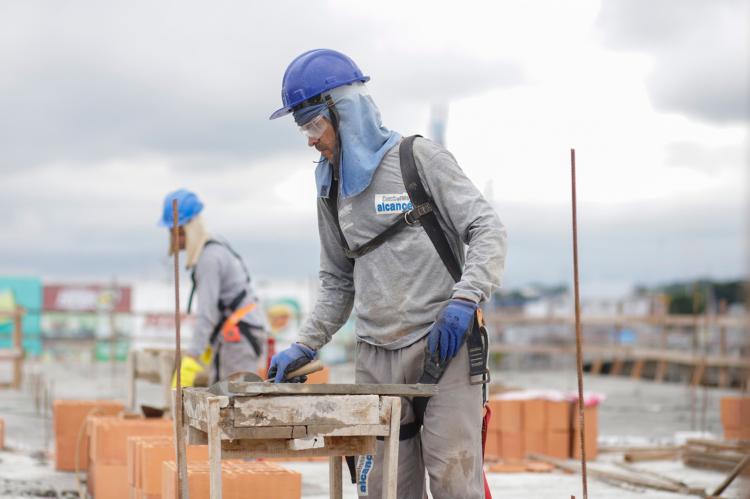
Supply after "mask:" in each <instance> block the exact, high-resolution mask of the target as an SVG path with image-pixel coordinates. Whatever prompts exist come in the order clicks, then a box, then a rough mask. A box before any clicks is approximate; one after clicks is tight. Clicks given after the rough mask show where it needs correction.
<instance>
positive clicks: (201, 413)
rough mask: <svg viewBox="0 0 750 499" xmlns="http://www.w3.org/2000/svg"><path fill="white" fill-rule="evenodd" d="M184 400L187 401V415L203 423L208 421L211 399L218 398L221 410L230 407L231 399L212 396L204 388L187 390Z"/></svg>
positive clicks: (184, 391) (183, 396) (185, 390)
mask: <svg viewBox="0 0 750 499" xmlns="http://www.w3.org/2000/svg"><path fill="white" fill-rule="evenodd" d="M182 398H183V400H184V401H185V415H186V416H188V417H191V418H193V419H199V420H201V421H208V399H209V398H216V399H217V400H218V403H219V407H220V408H224V407H228V406H229V397H226V396H221V395H212V394H211V393H208V392H207V391H206V390H205V389H203V388H185V389H184V390H183V394H182Z"/></svg>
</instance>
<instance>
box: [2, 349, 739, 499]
mask: <svg viewBox="0 0 750 499" xmlns="http://www.w3.org/2000/svg"><path fill="white" fill-rule="evenodd" d="M28 372H39V373H42V374H43V375H44V376H45V378H46V380H47V383H48V384H49V385H51V390H50V392H52V393H51V397H50V398H53V397H54V398H116V399H120V400H124V398H125V392H126V389H125V384H124V382H123V380H124V379H125V375H124V366H123V365H116V366H114V367H113V366H111V365H109V364H106V363H104V364H98V365H75V364H59V363H58V364H36V365H34V364H31V363H28V365H27V373H28ZM351 378H352V367H351V366H337V367H336V368H334V369H333V372H332V380H333V381H335V382H351ZM494 379H495V380H498V381H501V382H502V383H503V384H505V385H509V386H517V387H524V388H559V389H563V390H570V391H574V390H575V389H576V381H575V372H574V371H572V370H571V371H566V372H550V371H546V372H545V371H535V372H516V371H502V372H498V373H495V376H494ZM585 388H586V390H587V391H596V392H600V393H603V394H605V395H606V396H607V400H606V401H605V402H604V403H603V405H602V406H601V409H600V438H601V440H602V441H606V442H607V443H621V444H638V445H641V444H650V443H651V444H652V443H668V442H674V441H675V434H676V433H679V432H685V431H690V430H701V429H703V430H705V431H707V432H712V433H714V434H717V435H719V434H720V432H721V424H720V421H719V409H718V404H719V399H720V397H721V396H722V395H724V394H728V393H732V392H730V391H724V390H717V389H709V390H705V391H704V390H703V389H698V390H691V389H689V388H687V387H685V386H683V385H676V384H659V383H653V382H645V381H634V380H630V379H627V378H609V377H604V376H587V377H586V379H585ZM138 394H139V396H138V398H139V403H144V404H150V405H160V404H161V391H160V389H159V388H158V387H157V386H156V385H153V384H150V383H146V382H139V383H138ZM693 397H694V400H695V404H693V403H692V402H691V399H693ZM704 400H705V407H706V409H705V411H704V410H703V405H704ZM693 408H695V409H693ZM0 417H1V418H3V419H4V420H5V426H6V430H5V431H6V435H5V440H6V446H8V447H9V448H11V449H13V450H12V451H8V450H6V451H0V496H1V497H75V496H76V495H77V493H76V492H75V491H76V489H77V487H76V481H75V477H74V476H73V474H72V473H60V472H55V471H54V470H53V466H52V464H51V463H49V462H46V461H45V459H44V458H43V456H44V455H45V453H44V451H45V449H46V451H47V454H48V455H51V452H53V451H54V448H53V447H54V436H53V435H52V421H51V412H50V413H47V414H45V411H43V410H42V408H41V407H40V408H39V410H37V408H36V407H35V400H34V397H33V395H32V393H31V391H30V389H29V386H28V384H27V385H26V386H25V387H24V388H23V389H22V390H20V391H14V390H1V391H0ZM613 459H620V456H619V455H617V454H612V455H609V454H603V455H602V456H600V458H599V459H598V460H597V462H596V466H599V467H602V466H606V465H607V464H606V463H607V461H610V460H613ZM284 466H287V467H289V468H290V469H294V470H297V471H299V472H300V473H302V475H303V497H304V498H306V499H323V498H327V497H328V473H327V467H328V465H327V463H323V462H294V463H284ZM639 466H643V467H645V468H646V469H650V470H653V471H657V472H661V473H664V474H666V475H668V476H671V477H673V478H675V479H679V480H683V481H685V482H687V483H688V484H690V485H691V486H697V487H704V488H707V489H709V490H711V489H713V488H714V487H716V486H717V485H718V484H719V483H720V482H721V481H722V480H723V478H724V475H725V474H724V473H719V472H711V471H702V470H694V469H689V468H685V467H684V466H682V463H681V462H679V461H657V462H651V463H642V464H639ZM344 475H345V476H344V497H347V498H354V497H357V496H356V491H355V488H354V486H353V485H352V484H350V483H347V482H348V476H347V475H348V474H347V473H346V470H345V472H344ZM488 479H489V482H490V487H491V489H492V492H493V496H494V497H495V498H533V499H536V498H539V499H542V498H545V499H546V498H556V497H557V498H564V499H568V498H570V497H571V495H575V496H576V497H578V498H580V497H582V494H581V480H580V477H579V476H577V475H566V474H563V473H559V472H554V473H542V474H539V473H514V474H497V473H490V474H488ZM748 491H750V482H749V481H748V480H747V478H744V479H742V478H741V479H738V480H737V481H736V482H735V483H734V484H733V485H732V487H730V488H729V489H728V490H727V491H726V492H725V494H724V495H723V497H726V498H737V499H739V498H743V499H744V498H747V497H750V496H748V495H747V492H748ZM32 494H34V495H32ZM743 494H745V495H743ZM589 497H592V498H597V499H610V498H628V497H642V498H645V499H661V498H664V499H666V498H674V497H679V496H677V495H675V494H672V493H668V492H658V491H652V490H644V491H636V490H625V489H622V488H617V487H614V486H612V485H609V484H604V483H601V482H598V481H595V480H593V479H591V478H590V479H589Z"/></svg>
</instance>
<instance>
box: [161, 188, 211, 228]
mask: <svg viewBox="0 0 750 499" xmlns="http://www.w3.org/2000/svg"><path fill="white" fill-rule="evenodd" d="M174 199H176V200H177V225H178V226H180V225H185V224H186V223H188V222H189V221H191V220H192V219H193V218H195V216H196V215H197V214H198V213H200V212H201V210H203V203H201V200H200V199H198V196H197V195H196V194H195V193H194V192H190V191H189V190H187V189H177V190H176V191H174V192H170V193H169V194H167V197H165V198H164V210H163V212H162V215H161V220H159V225H161V226H162V227H169V228H170V229H171V228H172V227H173V226H174V217H173V216H172V215H173V214H172V201H173V200H174Z"/></svg>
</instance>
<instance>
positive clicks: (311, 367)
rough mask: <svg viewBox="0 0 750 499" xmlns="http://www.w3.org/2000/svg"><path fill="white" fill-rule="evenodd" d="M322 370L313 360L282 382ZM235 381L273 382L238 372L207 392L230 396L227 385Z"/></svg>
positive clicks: (245, 372)
mask: <svg viewBox="0 0 750 499" xmlns="http://www.w3.org/2000/svg"><path fill="white" fill-rule="evenodd" d="M322 369H323V363H322V362H320V360H314V361H312V362H308V363H307V364H305V365H304V366H302V367H300V368H299V369H295V370H294V371H291V372H288V373H286V376H285V377H284V380H290V379H294V378H296V377H299V376H306V375H308V374H312V373H314V372H318V371H320V370H322ZM237 381H244V382H248V383H271V382H273V378H268V379H265V380H264V379H263V378H261V377H260V376H258V375H257V374H255V373H253V372H247V371H239V372H236V373H232V374H230V375H229V376H227V377H226V378H224V379H222V380H221V381H217V382H216V383H214V384H213V385H211V386H210V387H208V392H209V393H212V394H213V395H231V394H232V392H231V391H229V383H235V382H237Z"/></svg>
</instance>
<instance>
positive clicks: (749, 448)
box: [685, 438, 750, 454]
mask: <svg viewBox="0 0 750 499" xmlns="http://www.w3.org/2000/svg"><path fill="white" fill-rule="evenodd" d="M685 443H686V444H687V445H697V446H700V447H706V448H707V449H718V450H728V451H734V452H738V453H740V454H743V453H750V442H745V443H730V442H725V441H722V440H708V439H706V438H689V439H688V440H687V442H685Z"/></svg>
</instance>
